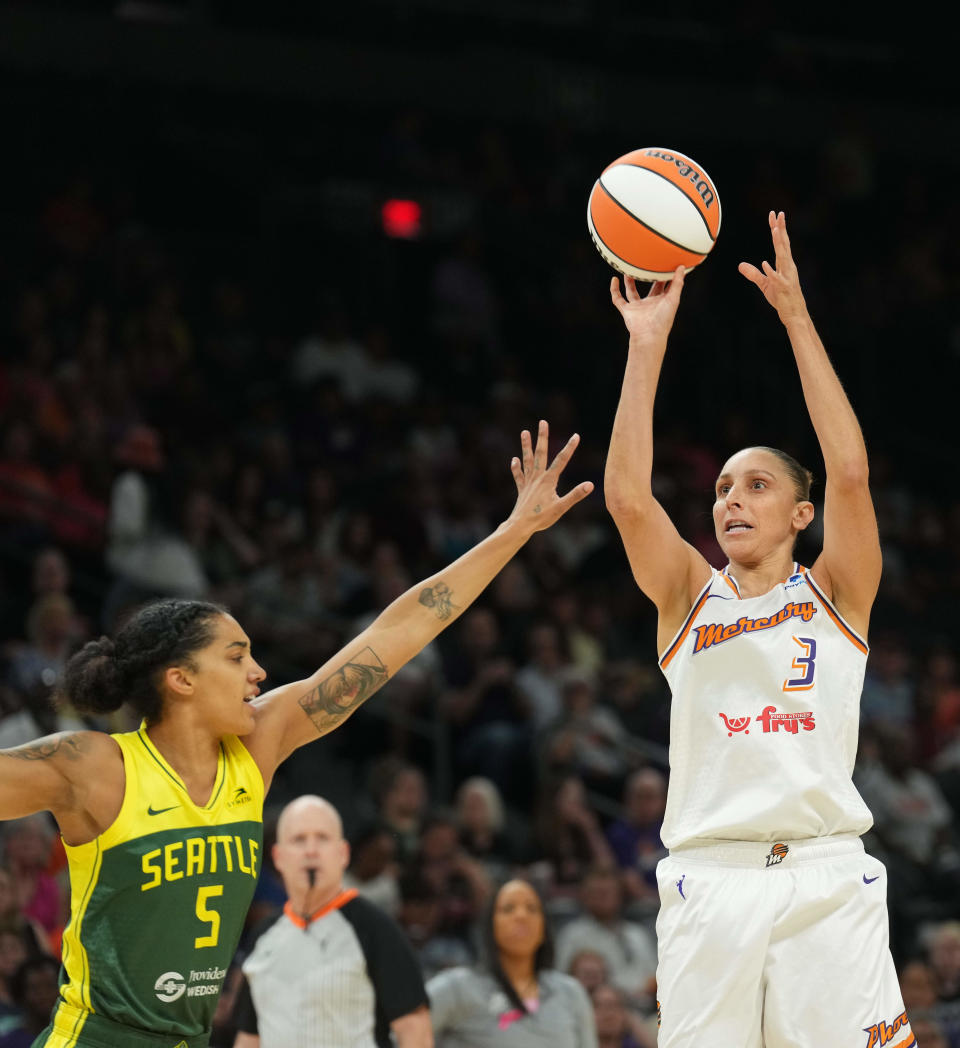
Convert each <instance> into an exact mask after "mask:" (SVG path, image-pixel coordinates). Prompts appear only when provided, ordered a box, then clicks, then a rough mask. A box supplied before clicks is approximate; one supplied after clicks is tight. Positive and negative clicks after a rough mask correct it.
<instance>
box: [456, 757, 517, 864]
mask: <svg viewBox="0 0 960 1048" xmlns="http://www.w3.org/2000/svg"><path fill="white" fill-rule="evenodd" d="M456 803H457V825H458V827H459V831H460V843H461V845H462V846H463V848H464V849H465V850H466V852H467V854H468V855H470V856H471V857H472V858H474V859H475V860H477V861H478V862H480V863H482V865H483V867H484V869H485V870H486V872H487V875H488V876H489V877H490V878H491V879H493V880H503V879H505V877H506V875H507V873H508V872H509V870H510V868H511V867H512V866H513V865H515V864H517V863H518V862H519V861H520V860H521V858H522V854H523V851H522V848H521V846H520V845H519V843H518V842H517V840H516V837H515V834H514V833H513V832H512V829H513V828H512V827H511V826H510V825H509V823H508V819H507V812H506V809H505V808H504V804H503V798H502V797H501V796H500V791H499V790H498V789H497V787H496V784H495V783H493V782H491V781H490V779H485V778H483V777H482V776H478V775H475V776H473V777H472V778H469V779H467V780H466V781H464V782H462V783H461V784H460V788H459V789H458V790H457V798H456Z"/></svg>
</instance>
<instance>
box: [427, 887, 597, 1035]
mask: <svg viewBox="0 0 960 1048" xmlns="http://www.w3.org/2000/svg"><path fill="white" fill-rule="evenodd" d="M483 944H484V957H483V961H482V963H481V965H480V966H479V967H477V968H476V969H470V968H454V969H451V970H450V971H446V972H441V973H440V974H439V975H435V976H434V977H433V978H432V979H430V981H429V982H428V983H427V992H428V994H429V996H430V1012H431V1018H432V1020H433V1029H434V1032H435V1033H436V1034H437V1036H438V1038H443V1037H444V1036H449V1037H450V1039H451V1041H452V1042H453V1043H457V1044H463V1045H470V1048H525V1046H527V1045H533V1044H550V1045H552V1046H553V1048H596V1044H597V1039H596V1031H595V1027H594V1021H593V1015H592V1012H591V1009H590V1002H589V999H588V998H587V994H586V991H585V990H584V989H583V987H582V986H581V985H580V983H578V982H577V981H576V979H573V978H571V977H570V976H569V975H564V974H563V973H562V972H561V971H557V970H556V969H555V968H554V967H553V942H552V936H551V933H550V928H549V925H548V923H547V920H546V915H545V913H544V909H543V903H542V900H541V899H540V897H539V896H538V895H537V893H536V891H535V890H534V888H533V886H532V885H531V884H530V883H529V882H528V881H524V880H513V881H508V882H507V883H506V884H505V885H503V886H502V887H501V888H500V889H499V891H498V892H497V893H496V895H495V896H494V899H493V902H492V905H491V906H490V908H489V911H488V915H487V916H486V918H485V920H484V924H483ZM440 1043H443V1041H442V1040H441V1042H440Z"/></svg>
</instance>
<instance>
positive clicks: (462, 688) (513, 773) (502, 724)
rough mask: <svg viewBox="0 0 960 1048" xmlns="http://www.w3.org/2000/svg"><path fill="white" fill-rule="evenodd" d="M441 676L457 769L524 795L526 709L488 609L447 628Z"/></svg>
mask: <svg viewBox="0 0 960 1048" xmlns="http://www.w3.org/2000/svg"><path fill="white" fill-rule="evenodd" d="M508 567H509V565H508ZM443 676H444V678H445V679H446V681H447V684H448V685H449V687H448V689H447V690H446V691H445V692H444V693H443V695H442V696H441V699H440V702H441V705H442V708H443V710H444V716H445V718H446V720H447V721H448V722H449V724H450V726H451V736H452V744H453V751H454V756H455V759H456V763H457V767H458V769H459V770H460V773H461V774H463V775H468V776H469V775H474V776H481V777H484V778H487V779H490V780H491V781H492V782H493V783H495V785H496V786H497V787H498V788H499V790H500V792H501V793H502V794H503V795H504V796H506V797H510V798H512V799H514V798H515V799H517V800H519V799H520V798H521V797H524V796H526V795H528V794H529V783H530V767H531V764H532V761H533V754H532V748H531V732H530V726H529V720H528V707H527V703H526V700H525V699H524V698H523V696H522V695H521V693H520V691H519V689H518V687H517V681H516V667H515V666H514V663H513V660H512V659H511V658H510V656H509V654H508V653H507V651H506V649H505V646H504V643H503V639H502V636H501V630H500V622H499V620H498V618H497V616H496V614H495V613H494V612H493V611H492V610H491V609H490V608H488V607H483V606H481V607H478V608H471V609H470V610H469V611H467V612H466V613H465V614H464V616H463V619H462V621H461V622H460V624H459V625H458V626H457V628H456V629H455V630H452V631H451V636H450V638H449V642H448V643H447V644H446V645H445V646H444V657H443Z"/></svg>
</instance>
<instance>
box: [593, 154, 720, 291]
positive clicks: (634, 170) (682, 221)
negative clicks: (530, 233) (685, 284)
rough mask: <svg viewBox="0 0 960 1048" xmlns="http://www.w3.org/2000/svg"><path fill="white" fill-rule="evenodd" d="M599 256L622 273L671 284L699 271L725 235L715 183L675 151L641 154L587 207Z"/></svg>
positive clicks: (620, 163)
mask: <svg viewBox="0 0 960 1048" xmlns="http://www.w3.org/2000/svg"><path fill="white" fill-rule="evenodd" d="M587 228H588V229H589V230H590V236H591V237H593V242H594V244H596V246H597V250H598V251H599V252H600V254H601V255H603V257H604V258H605V259H606V260H607V262H609V263H610V265H611V266H613V268H614V269H615V270H617V272H619V273H625V274H626V275H628V276H632V277H636V278H637V279H638V280H669V279H670V277H671V276H672V275H673V272H674V270H675V269H676V268H677V266H685V267H686V268H687V269H692V268H693V267H694V266H697V265H699V264H700V263H701V262H702V261H703V260H704V259H705V258H706V257H707V255H708V254H709V253H710V250H711V248H712V247H713V245H714V243H715V241H716V239H717V234H718V233H719V232H720V198H719V196H718V195H717V189H716V186H714V184H713V179H711V178H710V176H709V175H708V174H707V173H706V171H704V170H703V168H702V167H701V166H700V165H699V164H698V163H697V162H696V161H695V160H691V159H690V157H688V156H684V155H683V153H678V152H677V151H676V150H674V149H635V150H634V151H633V152H632V153H627V154H626V156H622V157H620V158H619V159H618V160H614V162H613V163H612V164H611V165H610V166H609V167H607V168H606V169H605V170H604V172H603V173H602V174H601V175H600V177H599V178H598V179H597V181H596V183H595V185H594V187H593V191H592V192H591V193H590V201H589V204H588V205H587Z"/></svg>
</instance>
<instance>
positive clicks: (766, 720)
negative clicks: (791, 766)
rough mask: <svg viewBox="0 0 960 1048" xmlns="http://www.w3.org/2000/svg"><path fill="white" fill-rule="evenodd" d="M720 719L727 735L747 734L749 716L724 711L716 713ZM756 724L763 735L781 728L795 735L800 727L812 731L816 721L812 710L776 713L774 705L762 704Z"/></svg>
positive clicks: (748, 730) (748, 732)
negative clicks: (735, 715) (729, 715)
mask: <svg viewBox="0 0 960 1048" xmlns="http://www.w3.org/2000/svg"><path fill="white" fill-rule="evenodd" d="M718 716H719V717H720V719H721V720H722V721H723V723H724V724H725V725H726V727H727V735H728V736H733V735H739V734H741V733H742V734H744V735H749V734H750V728H749V727H748V725H749V724H750V718H749V717H728V716H727V715H726V714H725V713H720V714H718ZM756 722H757V724H759V725H760V727H761V730H762V731H763V733H764V735H767V734H769V733H770V732H773V733H774V734H776V733H777V732H778V731H780V729H781V728H783V730H784V731H786V732H789V733H790V734H791V735H796V734H797V733H798V732H799V731H800V728H801V727H802V728H803V730H804V731H813V730H814V728H816V726H817V722H816V721H815V720H814V717H813V713H812V711H808V712H806V713H777V707H776V706H764V708H763V709H762V710H761V711H760V713H758V714H757V717H756Z"/></svg>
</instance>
